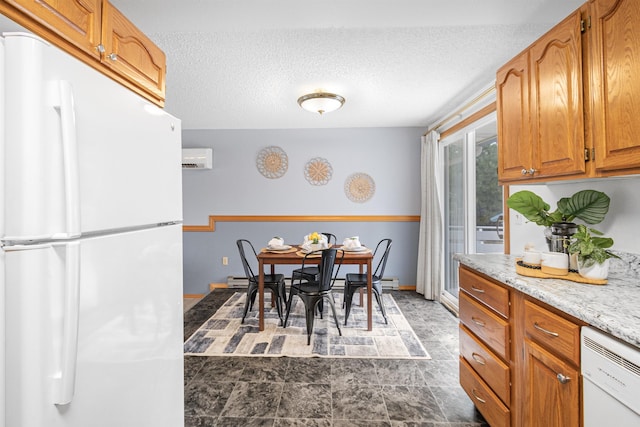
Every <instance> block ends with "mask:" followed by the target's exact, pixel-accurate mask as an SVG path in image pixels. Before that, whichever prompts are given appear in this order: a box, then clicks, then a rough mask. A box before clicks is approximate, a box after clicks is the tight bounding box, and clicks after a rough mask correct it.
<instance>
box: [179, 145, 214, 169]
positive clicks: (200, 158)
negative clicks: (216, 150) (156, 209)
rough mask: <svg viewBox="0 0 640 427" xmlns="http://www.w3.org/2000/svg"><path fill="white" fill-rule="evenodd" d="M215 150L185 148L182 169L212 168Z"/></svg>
mask: <svg viewBox="0 0 640 427" xmlns="http://www.w3.org/2000/svg"><path fill="white" fill-rule="evenodd" d="M212 166H213V150H212V149H211V148H183V149H182V169H211V168H212Z"/></svg>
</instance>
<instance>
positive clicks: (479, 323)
mask: <svg viewBox="0 0 640 427" xmlns="http://www.w3.org/2000/svg"><path fill="white" fill-rule="evenodd" d="M471 320H472V321H473V323H475V324H476V325H478V326H482V327H483V328H484V326H485V325H486V323H484V322H483V321H482V320H478V319H476V318H475V317H472V318H471Z"/></svg>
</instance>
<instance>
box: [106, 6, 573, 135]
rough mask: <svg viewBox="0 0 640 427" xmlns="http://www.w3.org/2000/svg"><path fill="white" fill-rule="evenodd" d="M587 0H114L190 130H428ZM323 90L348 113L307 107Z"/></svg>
mask: <svg viewBox="0 0 640 427" xmlns="http://www.w3.org/2000/svg"><path fill="white" fill-rule="evenodd" d="M583 1H584V0H483V1H479V0H325V1H317V0H316V1H310V0H180V1H175V0H111V2H112V3H113V4H114V5H115V6H116V7H117V8H118V9H120V11H122V12H123V13H124V14H125V15H126V16H127V17H129V19H131V20H132V21H133V22H134V23H135V24H136V25H137V26H138V27H139V28H140V29H141V30H142V31H144V32H145V33H146V34H147V35H148V36H149V37H150V38H151V39H152V40H154V42H156V43H157V44H158V45H159V46H160V47H161V48H162V49H163V50H164V52H165V53H166V55H167V101H166V109H167V111H169V112H170V113H172V114H174V115H176V116H178V117H179V118H181V119H182V121H183V128H184V129H287V128H344V127H397V126H418V127H425V128H426V127H427V126H428V125H429V124H431V123H433V122H434V121H435V120H437V119H438V118H440V117H441V116H442V115H443V114H444V113H446V112H448V111H450V110H451V109H453V108H454V107H456V106H457V105H458V104H459V103H461V102H462V101H464V100H465V99H467V98H468V97H470V96H471V95H473V94H474V93H475V92H477V91H478V90H479V89H481V88H483V87H486V86H487V85H488V84H490V83H491V82H492V80H493V79H494V77H495V70H496V69H497V68H498V67H499V66H500V65H502V64H503V63H504V62H506V61H507V60H509V59H510V58H511V57H513V56H514V55H515V54H517V53H518V52H519V51H521V50H522V49H523V48H525V47H526V46H528V45H529V44H530V43H531V42H532V41H533V40H535V39H536V38H537V37H539V36H540V35H541V34H543V33H544V32H545V31H546V30H548V29H549V28H551V27H552V26H553V25H555V24H556V23H557V22H559V21H560V20H562V19H563V18H564V17H565V16H567V15H568V14H569V13H570V12H571V11H573V10H575V9H576V8H577V7H578V6H579V5H580V4H582V2H583ZM318 89H322V90H325V91H329V92H335V93H339V94H341V95H342V96H344V97H345V98H346V103H345V105H344V106H343V107H342V108H341V109H340V110H338V111H336V112H333V113H328V114H325V115H324V116H319V115H315V114H312V113H310V112H307V111H304V110H302V109H301V108H300V107H299V106H298V105H297V103H296V100H297V99H298V97H299V96H301V95H303V94H305V93H309V92H314V91H316V90H318Z"/></svg>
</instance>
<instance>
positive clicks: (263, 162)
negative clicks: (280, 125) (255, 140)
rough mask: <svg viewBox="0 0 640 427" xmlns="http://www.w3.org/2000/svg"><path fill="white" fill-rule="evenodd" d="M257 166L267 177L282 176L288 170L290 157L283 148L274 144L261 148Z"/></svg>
mask: <svg viewBox="0 0 640 427" xmlns="http://www.w3.org/2000/svg"><path fill="white" fill-rule="evenodd" d="M256 166H257V167H258V170H259V171H260V173H261V174H262V175H264V176H266V177H267V178H280V177H281V176H282V175H284V174H285V172H287V168H288V167H289V159H288V157H287V153H285V152H284V150H283V149H282V148H280V147H276V146H274V145H272V146H270V147H267V148H263V149H262V150H260V152H259V153H258V158H257V159H256Z"/></svg>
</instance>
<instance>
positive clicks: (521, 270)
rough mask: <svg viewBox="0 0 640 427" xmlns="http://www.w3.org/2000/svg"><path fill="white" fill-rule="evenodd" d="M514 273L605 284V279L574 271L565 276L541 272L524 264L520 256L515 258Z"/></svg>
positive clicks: (590, 283)
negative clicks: (592, 277)
mask: <svg viewBox="0 0 640 427" xmlns="http://www.w3.org/2000/svg"><path fill="white" fill-rule="evenodd" d="M516 273H518V274H519V275H521V276H529V277H538V278H541V279H563V280H571V281H572V282H578V283H586V284H589V285H606V284H607V279H601V280H596V279H588V278H586V277H582V276H581V275H579V274H578V273H576V272H574V271H569V274H567V275H566V276H558V275H555V274H547V273H543V272H542V271H541V270H540V269H539V268H535V267H529V266H527V265H526V264H524V263H522V258H516Z"/></svg>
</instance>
